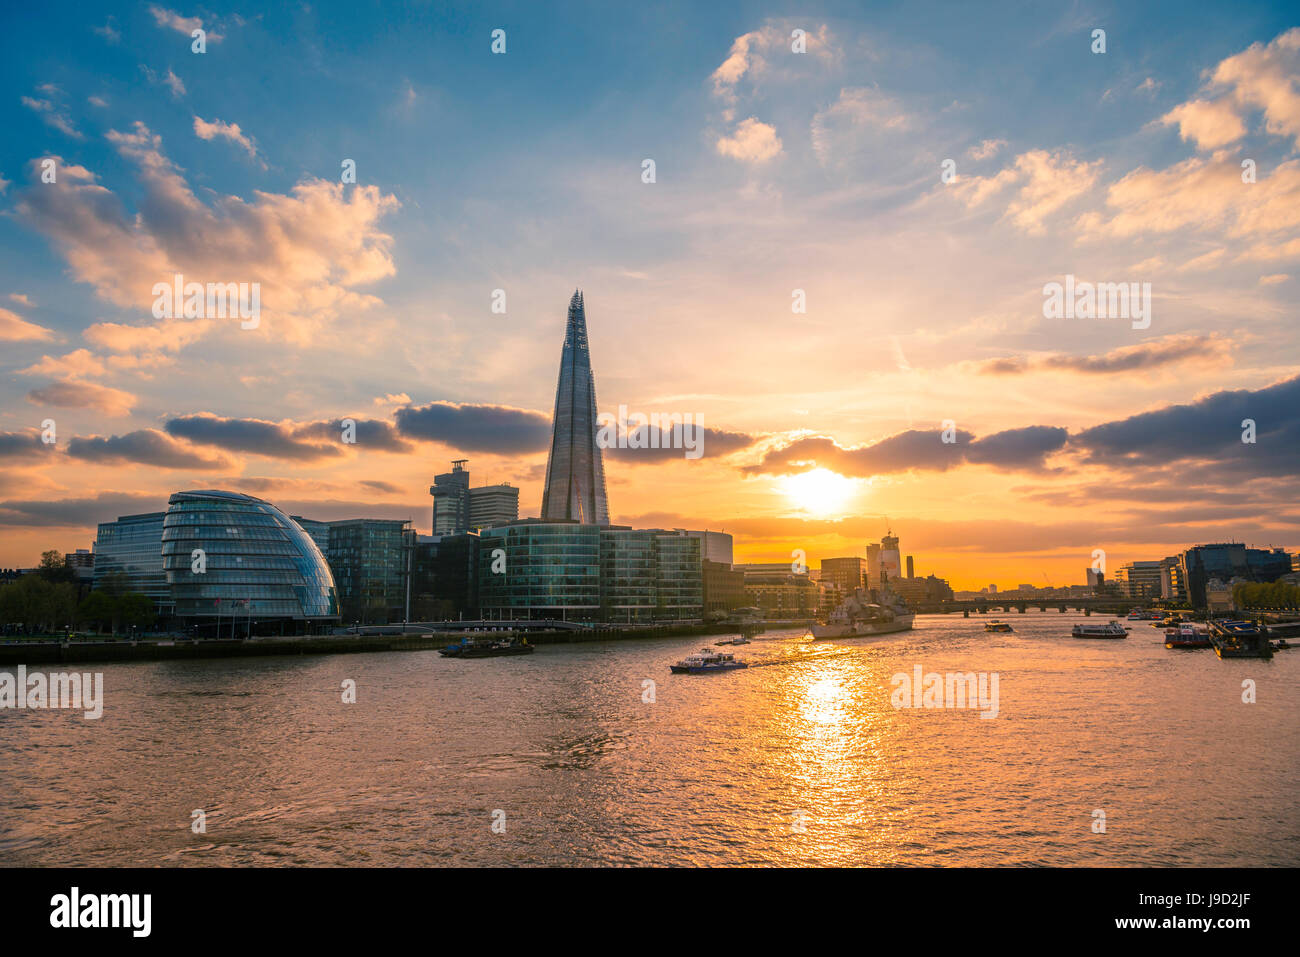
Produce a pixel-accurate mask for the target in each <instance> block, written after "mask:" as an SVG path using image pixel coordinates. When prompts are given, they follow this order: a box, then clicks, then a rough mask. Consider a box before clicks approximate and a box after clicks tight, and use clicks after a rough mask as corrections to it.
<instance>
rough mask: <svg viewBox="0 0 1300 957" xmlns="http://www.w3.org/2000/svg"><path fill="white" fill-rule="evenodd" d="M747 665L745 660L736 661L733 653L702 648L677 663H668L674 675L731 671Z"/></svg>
mask: <svg viewBox="0 0 1300 957" xmlns="http://www.w3.org/2000/svg"><path fill="white" fill-rule="evenodd" d="M748 667H749V665H747V664H745V662H743V661H737V660H736V656H735V655H733V654H730V653H728V652H725V651H714V650H713V649H712V648H702V649H700V650H699V651H697V652H696V653H695V654H693V655H687V656H686V657H685V658H683V659H682V660H681V661H679V662H677V664H675V665H669V670H671V671H672V673H673V674H675V675H708V674H713V672H715V671H733V670H735V669H736V668H748Z"/></svg>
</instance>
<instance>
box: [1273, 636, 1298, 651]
mask: <svg viewBox="0 0 1300 957" xmlns="http://www.w3.org/2000/svg"><path fill="white" fill-rule="evenodd" d="M1294 647H1295V645H1293V644H1291V643H1290V642H1289V641H1287V640H1286V639H1285V638H1279V639H1278V640H1277V641H1275V642H1273V650H1274V651H1285V650H1286V649H1288V648H1294Z"/></svg>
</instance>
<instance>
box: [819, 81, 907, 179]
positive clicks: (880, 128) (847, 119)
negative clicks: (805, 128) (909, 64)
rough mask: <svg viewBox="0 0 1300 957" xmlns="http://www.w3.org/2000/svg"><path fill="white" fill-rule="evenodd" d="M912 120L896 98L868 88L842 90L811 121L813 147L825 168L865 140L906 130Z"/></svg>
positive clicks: (854, 149) (852, 150) (855, 148)
mask: <svg viewBox="0 0 1300 957" xmlns="http://www.w3.org/2000/svg"><path fill="white" fill-rule="evenodd" d="M910 125H911V120H910V119H909V118H908V116H907V115H906V114H905V113H904V112H903V108H902V106H901V105H899V103H898V101H897V100H895V99H894V98H893V97H890V96H886V95H885V94H884V93H881V92H880V91H879V90H875V89H869V88H867V87H849V88H845V89H842V90H840V95H839V97H838V98H837V99H836V101H835V102H834V103H832V104H831V105H830V106H828V107H827V108H826V109H824V110H819V111H818V112H817V113H816V114H815V115H814V116H813V119H812V127H811V133H812V147H813V152H814V153H815V154H816V155H817V160H818V162H820V163H821V164H822V165H825V164H826V163H828V162H830V161H831V159H832V158H833V157H835V156H838V155H842V154H844V153H846V152H850V153H851V152H854V151H856V150H857V149H858V148H859V147H860V145H861V142H862V140H863V138H864V137H865V138H870V137H874V136H875V135H877V134H879V133H881V132H887V131H899V130H905V129H907V128H908V127H909V126H910Z"/></svg>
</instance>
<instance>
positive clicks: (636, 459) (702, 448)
mask: <svg viewBox="0 0 1300 957" xmlns="http://www.w3.org/2000/svg"><path fill="white" fill-rule="evenodd" d="M700 431H701V430H700V429H697V428H695V427H694V426H691V427H687V426H682V425H674V426H673V427H672V430H671V431H668V430H664V429H659V428H658V427H656V426H653V425H643V426H641V427H640V428H637V429H633V430H631V432H629V433H628V435H627V442H628V444H629V445H631V444H632V442H633V441H635V442H637V443H639V444H640V445H642V446H643V448H638V449H634V448H626V449H622V448H617V447H610V448H607V449H605V450H604V457H605V459H606V460H607V461H611V462H617V463H619V464H620V465H638V464H642V465H651V464H653V465H659V464H661V463H663V462H671V461H675V460H677V459H681V458H684V457H685V455H686V445H687V442H689V443H690V444H691V445H692V446H694V447H695V448H696V449H698V451H699V454H696V452H692V453H691V454H692V455H695V458H694V459H687V461H699V460H700V459H711V458H718V457H719V456H723V455H730V454H731V453H732V452H737V451H739V450H740V449H745V448H749V446H751V445H753V444H754V442H755V441H756V439H755V437H754V436H752V435H746V434H745V433H743V432H727V431H725V430H723V429H710V428H704V429H703V432H704V434H703V436H701V435H700V434H699V433H700ZM652 445H659V446H661V447H660V448H651V447H650V446H652Z"/></svg>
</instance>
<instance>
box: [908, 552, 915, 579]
mask: <svg viewBox="0 0 1300 957" xmlns="http://www.w3.org/2000/svg"><path fill="white" fill-rule="evenodd" d="M907 577H908V578H915V577H916V573H915V571H914V570H913V568H912V556H911V555H908V556H907Z"/></svg>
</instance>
